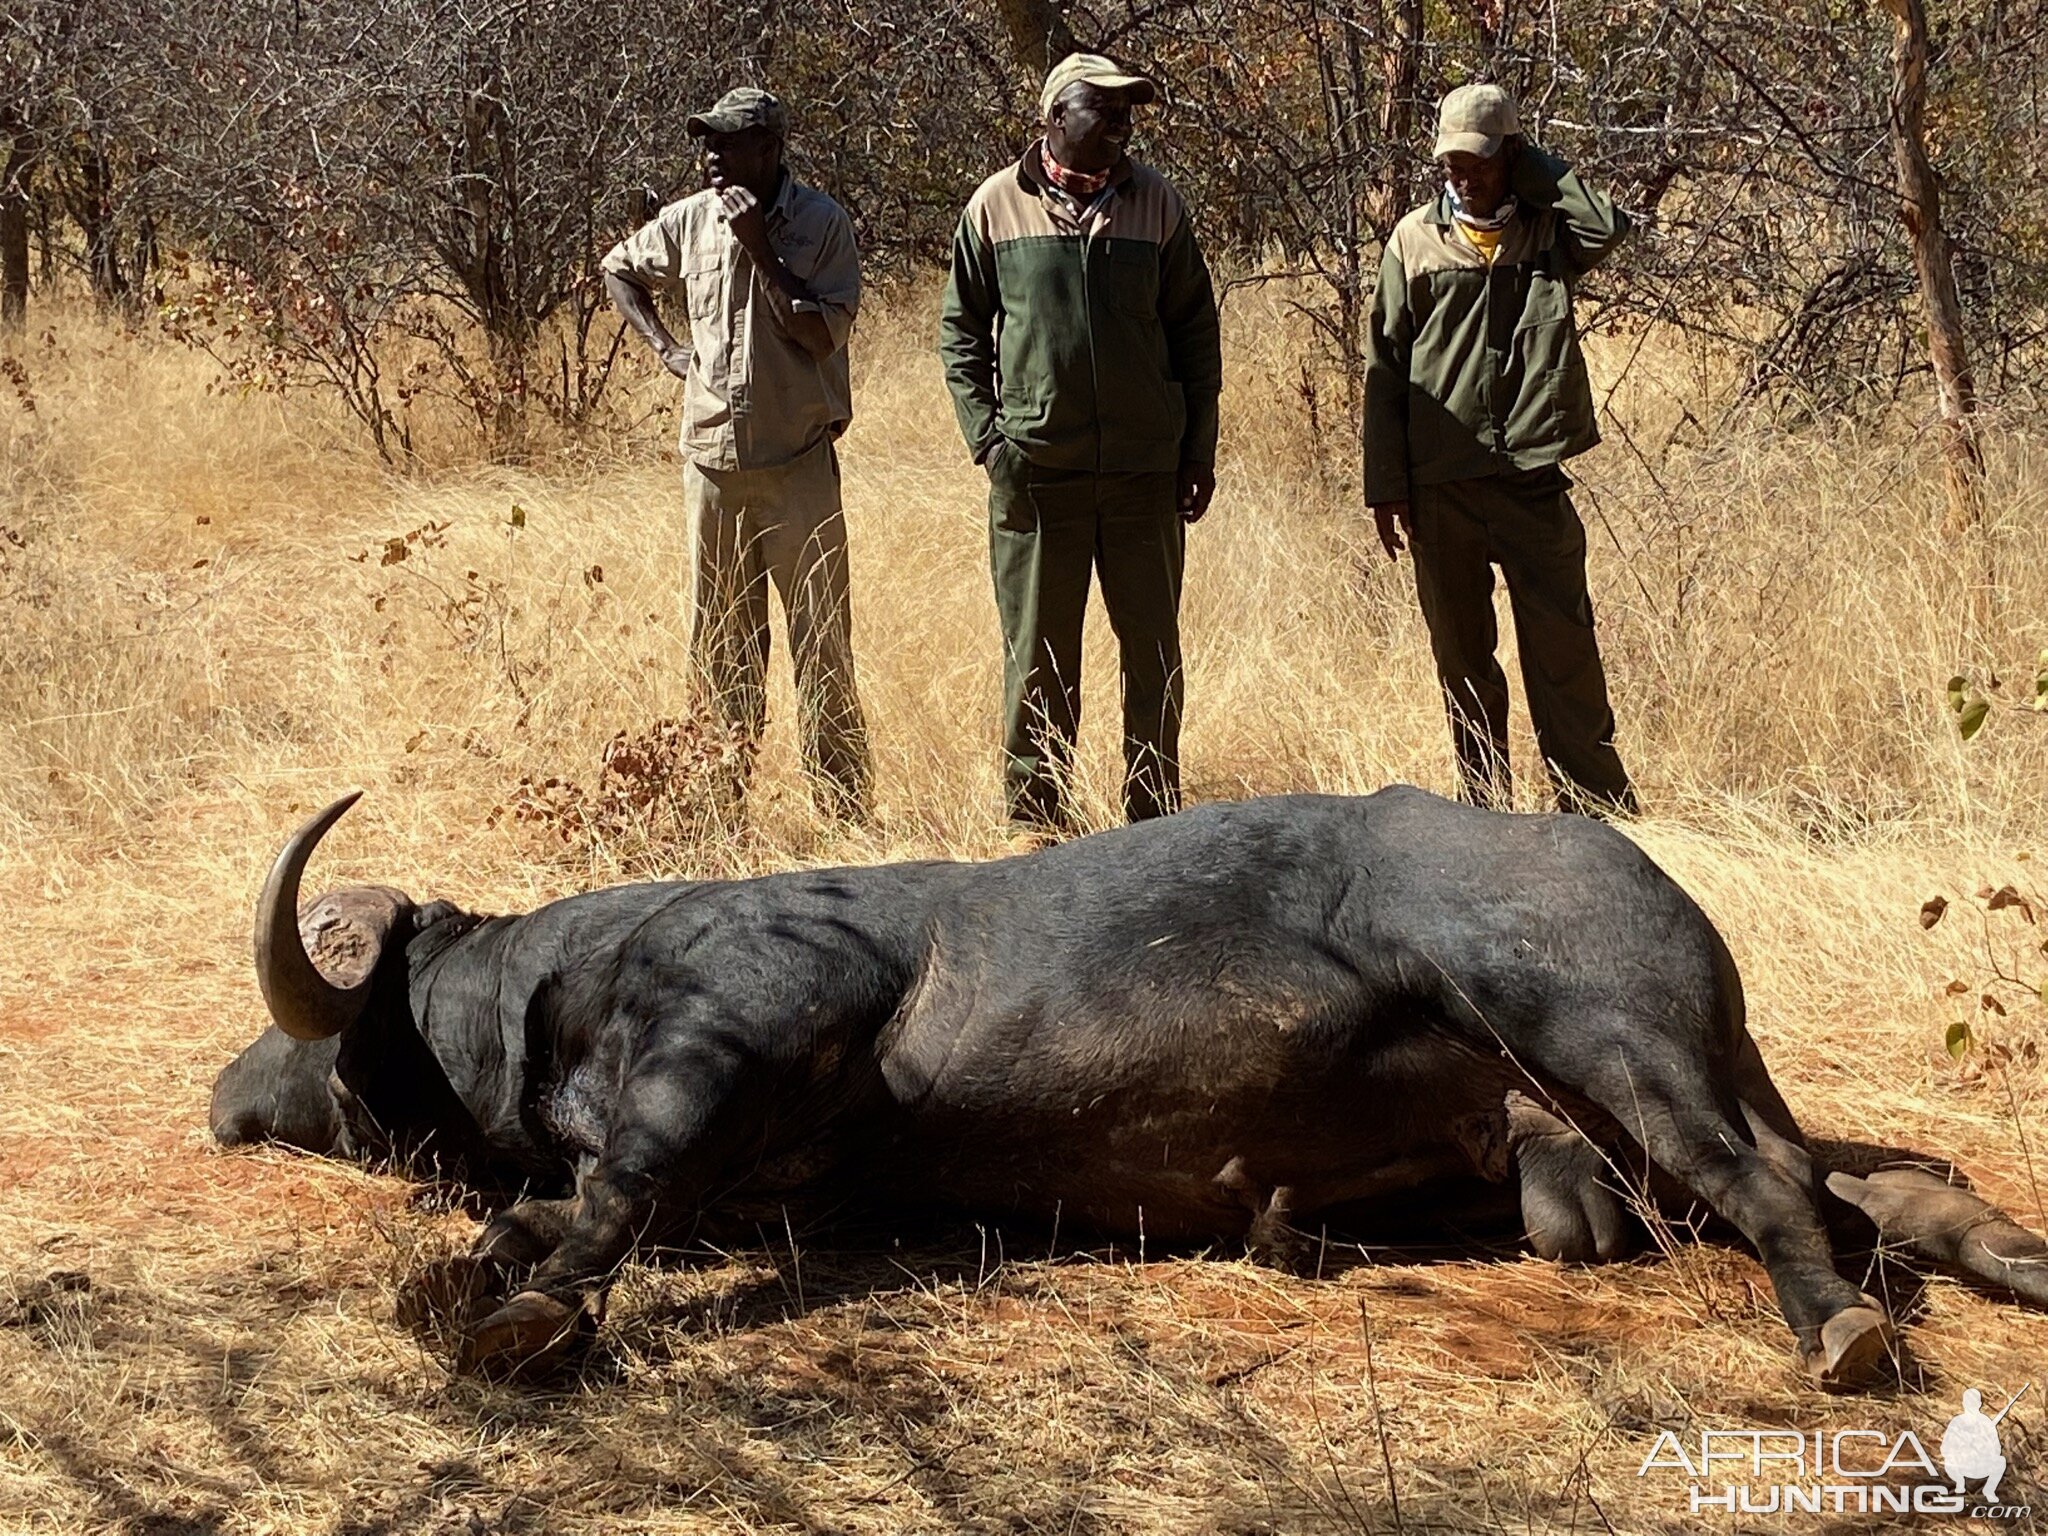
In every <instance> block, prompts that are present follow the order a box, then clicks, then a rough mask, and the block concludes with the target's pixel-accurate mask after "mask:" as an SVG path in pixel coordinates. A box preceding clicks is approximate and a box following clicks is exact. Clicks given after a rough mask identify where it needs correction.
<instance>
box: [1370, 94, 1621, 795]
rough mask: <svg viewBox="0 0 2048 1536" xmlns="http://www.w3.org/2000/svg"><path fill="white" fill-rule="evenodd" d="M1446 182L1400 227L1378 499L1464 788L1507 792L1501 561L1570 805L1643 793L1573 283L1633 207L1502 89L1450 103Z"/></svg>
mask: <svg viewBox="0 0 2048 1536" xmlns="http://www.w3.org/2000/svg"><path fill="white" fill-rule="evenodd" d="M1435 154H1436V157H1437V159H1438V160H1439V161H1441V162H1442V163H1443V166H1444V172H1445V183H1446V184H1445V188H1444V191H1443V193H1442V194H1441V195H1440V196H1439V197H1437V198H1436V199H1435V200H1433V201H1431V202H1429V203H1426V204H1424V205H1423V206H1422V207H1420V208H1417V209H1416V210H1415V211H1414V212H1412V213H1410V214H1409V215H1408V216H1407V217H1406V218H1404V219H1402V220H1401V222H1400V223H1399V224H1398V225H1396V226H1395V229H1394V233H1393V235H1392V236H1391V237H1390V238H1389V239H1388V241H1387V246H1386V250H1385V252H1384V253H1383V255H1382V258H1381V261H1380V277H1379V290H1378V293H1377V296H1376V298H1375V302H1374V307H1373V314H1372V320H1371V326H1370V331H1369V335H1368V339H1367V348H1366V374H1365V394H1366V403H1365V499H1366V502H1367V504H1368V505H1369V506H1370V507H1371V508H1372V511H1373V516H1374V519H1375V521H1376V522H1377V524H1378V529H1379V537H1380V542H1381V543H1382V544H1383V545H1384V546H1385V547H1386V551H1387V554H1388V556H1389V557H1394V556H1396V555H1397V554H1398V553H1399V551H1400V550H1401V549H1402V548H1404V547H1405V546H1404V545H1403V543H1402V537H1401V535H1402V533H1403V532H1404V531H1405V532H1406V533H1407V535H1408V538H1409V541H1410V543H1412V544H1413V546H1414V556H1415V588H1416V593H1417V595H1418V596H1419V597H1420V599H1421V603H1422V616H1423V620H1424V622H1425V623H1426V624H1427V625H1428V626H1429V637H1430V645H1431V648H1432V649H1433V650H1434V651H1435V653H1436V667H1437V676H1438V678H1439V679H1440V681H1441V682H1442V684H1443V690H1444V699H1445V704H1446V707H1447V709H1448V711H1449V714H1450V719H1451V737H1452V741H1453V744H1454V746H1455V748H1456V751H1457V757H1458V771H1459V776H1460V779H1461V780H1462V783H1463V787H1464V793H1465V796H1466V798H1468V799H1471V800H1474V801H1480V802H1486V801H1500V802H1502V803H1505V802H1506V801H1507V799H1508V798H1509V794H1510V789H1511V784H1510V780H1509V775H1508V734H1507V717H1508V690H1507V679H1506V677H1504V676H1503V675H1502V673H1501V669H1500V663H1499V662H1498V661H1497V660H1496V659H1495V657H1494V647H1495V644H1496V642H1497V640H1498V635H1497V633H1496V630H1495V624H1494V615H1493V567H1494V566H1495V565H1499V566H1500V568H1501V572H1502V574H1503V575H1504V576H1505V577H1506V579H1507V588H1508V600H1509V604H1510V606H1511V607H1512V608H1513V610H1514V617H1515V635H1516V640H1517V644H1518V645H1519V647H1520V650H1521V657H1522V683H1523V687H1524V689H1525V691H1526V692H1527V694H1528V700H1529V716H1530V722H1531V724H1532V725H1534V727H1535V729H1536V741H1537V745H1538V747H1539V748H1540V749H1541V751H1542V754H1543V760H1544V763H1545V765H1546V766H1547V767H1548V768H1549V770H1550V776H1551V780H1552V783H1553V785H1554V786H1555V788H1556V790H1557V797H1558V804H1559V805H1560V807H1561V808H1563V809H1566V810H1578V811H1587V812H1593V813H1596V814H1607V813H1612V812H1622V813H1630V812H1633V811H1634V810H1635V809H1636V800H1635V791H1634V789H1633V787H1632V786H1631V785H1630V783H1629V778H1628V773H1627V771H1626V770H1625V769H1624V768H1623V767H1622V765H1621V758H1620V757H1619V756H1618V755H1617V754H1616V752H1615V750H1614V711H1613V710H1612V709H1611V708H1610V707H1609V705H1608V701H1607V678H1606V674H1605V673H1604V671H1603V670H1602V668H1601V665H1600V651H1599V647H1598V645H1597V643H1596V642H1595V640H1594V636H1593V606H1592V602H1591V600H1590V598H1589V597H1588V596H1587V592H1586V534H1585V529H1584V527H1583V526H1582V525H1581V523H1580V522H1579V516H1578V513H1577V512H1576V511H1575V510H1574V509H1573V507H1572V503H1571V497H1570V496H1569V495H1568V494H1567V491H1568V489H1569V487H1570V485H1571V480H1570V477H1569V476H1567V475H1566V474H1565V472H1564V470H1563V468H1562V467H1561V466H1562V464H1563V462H1564V460H1566V459H1568V458H1570V457H1572V456H1573V455H1574V454H1578V453H1583V452H1585V450H1586V449H1588V448H1590V447H1592V446H1593V444H1594V443H1596V442H1598V441H1599V438H1600V434H1599V431H1598V429H1597V428H1596V427H1595V425H1594V421H1593V391H1592V386H1591V384H1590V382H1589V381H1588V379H1587V376H1586V363H1585V359H1584V358H1583V357H1582V356H1581V355H1580V352H1579V340H1578V332H1577V330H1576V329H1575V327H1574V325H1573V321H1572V290H1573V288H1574V287H1575V285H1576V284H1577V282H1578V280H1579V278H1580V277H1581V276H1582V275H1583V274H1584V273H1586V272H1589V271H1591V270H1592V269H1593V268H1594V267H1596V266H1598V265H1599V264H1600V262H1601V261H1603V260H1604V259H1605V258H1606V257H1607V254H1608V253H1609V252H1610V251H1612V250H1613V249H1614V248H1615V246H1617V245H1618V244H1620V243H1621V240H1622V238H1623V236H1625V235H1626V234H1627V233H1628V227H1629V226H1628V217H1627V215H1625V214H1624V213H1622V211H1621V210H1620V209H1618V208H1616V207H1615V206H1614V204H1613V203H1612V202H1610V201H1609V200H1608V199H1607V198H1606V197H1604V196H1603V195H1601V194H1600V193H1599V192H1596V191H1594V190H1593V189H1592V188H1590V187H1588V186H1587V185H1586V184H1585V183H1584V182H1582V181H1581V180H1580V179H1579V178H1578V176H1577V174H1576V173H1574V172H1573V171H1571V170H1570V169H1569V168H1567V167H1566V166H1565V165H1564V164H1563V163H1561V162H1560V161H1558V160H1556V159H1554V158H1553V157H1551V156H1550V155H1548V154H1545V153H1544V152H1543V151H1542V150H1540V149H1538V148H1537V147H1536V146H1535V145H1533V144H1529V143H1527V142H1525V141H1524V140H1523V139H1522V137H1521V132H1520V124H1519V122H1518V119H1517V116H1516V112H1515V104H1514V102H1513V101H1512V100H1511V99H1510V98H1509V97H1508V95H1507V94H1506V92H1504V91H1502V90H1501V89H1500V88H1499V87H1498V86H1492V85H1467V86H1460V87H1459V88H1458V89H1457V90H1455V91H1452V92H1451V93H1450V94H1449V95H1448V96H1446V97H1445V98H1444V100H1443V104H1442V107H1441V110H1440V113H1439V118H1438V134H1437V142H1436V149H1435Z"/></svg>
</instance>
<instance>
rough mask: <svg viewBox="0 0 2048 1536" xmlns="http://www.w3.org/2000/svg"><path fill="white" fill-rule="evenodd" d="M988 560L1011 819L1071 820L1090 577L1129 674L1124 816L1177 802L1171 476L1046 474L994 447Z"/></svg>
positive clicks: (1176, 563) (1175, 504)
mask: <svg viewBox="0 0 2048 1536" xmlns="http://www.w3.org/2000/svg"><path fill="white" fill-rule="evenodd" d="M988 473H989V491H988V511H989V565H990V568H991V570H992V572H993V574H994V577H995V589H996V610H997V613H998V614H999V615H1000V617H1001V620H1002V629H1003V790H1004V798H1005V800H1006V801H1007V803H1008V809H1009V814H1010V819H1011V820H1012V821H1014V822H1017V823H1019V824H1022V825H1026V826H1033V827H1043V828H1049V829H1055V830H1062V829H1065V828H1066V827H1067V826H1068V824H1069V814H1070V812H1069V807H1068V804H1067V795H1068V785H1067V781H1068V776H1069V773H1070V771H1071V767H1072V760H1073V750H1074V737H1075V735H1076V733H1077V732H1078V731H1079V730H1080V725H1081V627H1082V620H1083V619H1084V618H1085V616H1086V614H1087V609H1088V587H1089V582H1090V579H1091V577H1096V576H1099V577H1100V578H1101V581H1102V601H1103V606H1104V607H1105V608H1107V609H1108V610H1109V622H1110V626H1111V628H1113V629H1114V630H1115V631H1116V638H1117V646H1118V651H1119V654H1120V656H1121V660H1122V672H1123V726H1124V732H1123V734H1124V786H1123V800H1124V814H1125V815H1126V816H1127V817H1128V818H1129V819H1130V820H1132V821H1142V820H1145V819H1146V818H1148V817H1152V816H1163V815H1165V814H1167V813H1168V812H1171V811H1174V810H1177V809H1179V807H1180V722H1181V655H1180V592H1181V572H1182V566H1183V560H1184V557H1185V548H1186V545H1185V539H1186V529H1185V527H1184V525H1183V524H1182V522H1181V518H1180V507H1179V501H1178V497H1177V495H1176V488H1175V484H1174V476H1173V474H1172V473H1171V472H1166V473H1147V474H1137V473H1115V472H1094V471H1088V470H1062V469H1048V468H1045V467H1043V466H1041V465H1037V464H1033V463H1032V462H1031V461H1030V459H1028V458H1026V457H1025V455H1024V453H1023V450H1021V449H1019V448H1018V447H1017V446H1016V445H1015V444H1013V443H1008V442H999V443H998V444H997V446H996V448H995V450H994V452H993V453H992V454H991V455H990V459H989V463H988Z"/></svg>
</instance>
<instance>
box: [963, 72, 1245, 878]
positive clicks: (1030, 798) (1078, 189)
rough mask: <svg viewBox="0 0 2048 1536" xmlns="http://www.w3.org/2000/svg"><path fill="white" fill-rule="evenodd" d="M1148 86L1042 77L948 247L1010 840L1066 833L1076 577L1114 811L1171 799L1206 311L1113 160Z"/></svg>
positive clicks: (1196, 255)
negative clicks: (1095, 624) (1113, 641)
mask: <svg viewBox="0 0 2048 1536" xmlns="http://www.w3.org/2000/svg"><path fill="white" fill-rule="evenodd" d="M1156 94H1157V92H1156V88H1155V87H1154V85H1153V83H1152V82H1151V81H1150V80H1147V79H1146V78H1144V77H1143V76H1142V75H1134V74H1130V73H1127V72H1125V71H1123V70H1120V69H1118V68H1117V66H1116V65H1114V64H1112V63H1111V62H1110V61H1109V60H1108V59H1105V58H1102V57H1100V56H1098V55H1094V54H1074V55H1072V56H1070V57H1069V58H1067V59H1065V60H1063V61H1062V62H1061V63H1060V64H1058V65H1057V66H1056V67H1055V68H1054V69H1053V71H1052V73H1051V74H1050V75H1048V76H1047V77H1046V82H1045V89H1044V91H1043V93H1042V95H1041V96H1040V101H1039V107H1040V111H1041V114H1042V115H1043V118H1044V122H1045V134H1044V137H1043V138H1041V139H1038V140H1036V141H1034V142H1033V143H1032V145H1031V147H1030V148H1029V149H1027V150H1026V151H1025V152H1024V156H1023V158H1022V159H1021V160H1019V161H1017V162H1016V163H1015V164H1012V165H1008V166H1005V167H1004V168H1003V169H1002V170H1000V171H998V172H996V174H995V175H993V176H991V177H989V179H988V180H987V181H985V182H983V183H982V185H981V187H980V188H979V190H977V191H976V192H975V194H974V196H973V198H972V199H970V200H969V202H968V204H967V211H966V212H965V213H964V214H963V215H962V216H961V219H960V227H959V230H958V232H957V234H956V235H955V236H954V241H953V270H952V277H951V279H950V281H949V282H948V283H947V285H946V301H945V310H944V314H943V318H942V319H941V321H940V335H939V351H940V354H941V355H942V356H943V358H944V360H945V365H946V384H947V387H948V388H949V389H950V390H951V391H952V395H953V407H954V411H955V413H956V414H957V415H958V417H959V420H960V431H961V435H962V436H964V437H965V438H966V440H967V446H968V448H969V449H970V450H971V451H972V452H973V454H974V458H975V462H977V463H979V464H981V465H982V466H983V467H984V468H985V469H986V470H987V471H988V482H989V494H988V507H989V560H990V564H991V566H992V568H993V570H994V574H995V588H996V608H997V610H998V612H999V614H1000V616H1001V620H1002V628H1003V644H1004V669H1003V673H1004V688H1003V709H1004V730H1003V757H1004V791H1005V798H1006V799H1007V801H1008V808H1009V814H1010V819H1011V822H1012V823H1013V825H1014V826H1015V828H1016V829H1017V837H1018V841H1020V842H1024V843H1028V842H1034V841H1041V840H1046V839H1049V838H1052V837H1056V836H1058V835H1060V834H1061V833H1063V832H1064V831H1066V830H1067V829H1068V827H1069V810H1068V806H1067V803H1066V793H1067V785H1066V779H1067V776H1068V769H1069V765H1070V762H1071V760H1072V755H1073V743H1074V735H1075V732H1076V731H1077V730H1078V728H1079V725H1080V717H1081V623H1082V618H1083V616H1084V614H1085V613H1086V611H1087V605H1088V584H1089V580H1090V576H1091V573H1099V574H1100V576H1101V579H1102V598H1103V603H1104V606H1105V607H1107V608H1108V610H1109V620H1110V623H1111V625H1112V626H1113V627H1114V628H1115V630H1116V636H1117V643H1118V647H1119V650H1120V653H1121V657H1122V665H1123V706H1124V811H1125V814H1126V815H1127V816H1128V817H1129V818H1130V819H1131V820H1133V821H1138V820H1141V819H1143V818H1145V817H1149V816H1158V815H1163V814H1165V813H1166V812H1169V811H1172V810H1174V809H1175V808H1176V807H1177V806H1178V805H1179V803H1180V719H1181V654H1180V592H1181V570H1182V560H1183V553H1184V536H1185V534H1184V528H1183V524H1184V523H1193V522H1195V521H1197V520H1198V519H1200V517H1201V516H1202V514H1203V513H1204V512H1206V511H1207V510H1208V508H1209V499H1210V496H1211V494H1212V493H1213V492H1214V490H1215V483H1216V476H1215V463H1216V401H1217V396H1218V395H1219V394H1220V393H1221V390H1222V359H1221V353H1220V349H1219V345H1218V340H1217V317H1216V299H1215V295H1214V293H1213V291H1212V290H1211V288H1210V284H1209V272H1208V269H1207V267H1206V266H1204V264H1203V261H1202V253H1201V251H1200V250H1199V249H1198V248H1197V246H1196V244H1195V237H1194V231H1193V229H1192V228H1191V227H1190V225H1189V222H1188V215H1187V209H1186V208H1185V207H1184V206H1183V204H1182V203H1181V200H1180V196H1179V194H1178V193H1176V192H1175V191H1174V190H1173V188H1172V187H1171V186H1169V185H1168V184H1167V183H1166V182H1165V180H1164V179H1162V178H1161V177H1160V176H1159V175H1158V174H1157V173H1156V172H1154V171H1152V170H1150V169H1148V168H1147V167H1145V166H1142V165H1138V164H1136V163H1135V162H1133V161H1132V160H1131V159H1130V158H1129V157H1128V156H1127V155H1126V154H1125V153H1124V145H1125V143H1126V142H1127V141H1128V140H1129V138H1130V134H1131V112H1132V109H1133V108H1134V107H1138V106H1143V105H1145V104H1146V103H1148V102H1150V101H1152V100H1153V98H1154V96H1155V95H1156Z"/></svg>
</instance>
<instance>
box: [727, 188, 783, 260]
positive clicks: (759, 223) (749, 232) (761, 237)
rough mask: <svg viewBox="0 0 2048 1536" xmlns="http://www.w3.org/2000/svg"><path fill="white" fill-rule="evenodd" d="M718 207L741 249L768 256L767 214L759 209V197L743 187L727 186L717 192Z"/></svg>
mask: <svg viewBox="0 0 2048 1536" xmlns="http://www.w3.org/2000/svg"><path fill="white" fill-rule="evenodd" d="M718 209H719V212H720V213H721V214H722V215H723V216H724V218H725V222H726V223H727V224H729V225H730V226H731V227H732V237H733V239H735V240H737V241H739V243H740V249H741V250H743V251H745V252H746V253H747V254H748V255H749V256H753V257H757V258H768V257H770V255H771V253H770V251H769V248H768V216H767V215H766V214H765V213H763V212H762V211H761V199H759V198H758V197H756V196H754V194H753V193H751V192H749V191H748V190H747V189H746V188H745V187H727V188H726V189H725V190H724V191H722V192H720V193H719V194H718Z"/></svg>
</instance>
